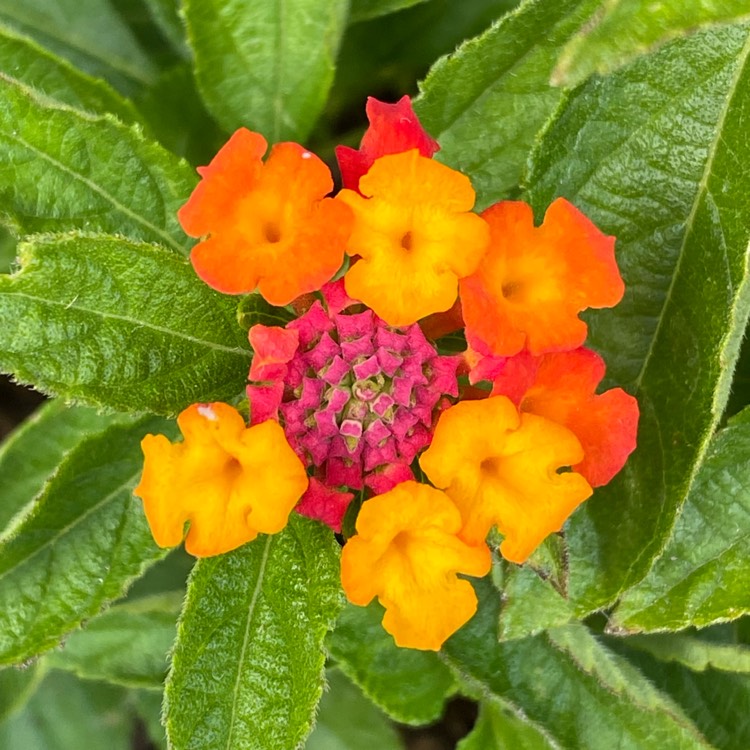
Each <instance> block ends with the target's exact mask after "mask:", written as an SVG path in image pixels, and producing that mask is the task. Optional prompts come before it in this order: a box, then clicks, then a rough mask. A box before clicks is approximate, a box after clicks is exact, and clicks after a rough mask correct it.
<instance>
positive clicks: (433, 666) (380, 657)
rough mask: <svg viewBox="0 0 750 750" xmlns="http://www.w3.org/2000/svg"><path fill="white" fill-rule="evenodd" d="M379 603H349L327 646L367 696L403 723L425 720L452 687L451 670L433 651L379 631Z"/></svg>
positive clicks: (434, 715) (433, 716) (436, 711)
mask: <svg viewBox="0 0 750 750" xmlns="http://www.w3.org/2000/svg"><path fill="white" fill-rule="evenodd" d="M382 619H383V608H382V607H380V605H378V604H377V603H373V604H371V605H370V606H369V607H355V606H354V605H353V604H349V605H347V606H346V607H345V608H344V610H343V612H342V613H341V616H340V617H339V620H338V622H337V623H336V629H335V630H334V631H333V632H332V633H331V634H330V635H329V637H328V641H327V646H328V650H329V652H330V654H331V656H332V657H333V659H334V660H335V662H336V664H337V666H338V667H339V668H340V669H341V670H342V672H344V674H346V675H347V677H349V678H350V679H351V680H352V681H353V682H355V683H356V684H357V685H359V687H360V688H362V690H363V691H364V693H365V695H367V696H368V697H369V698H370V700H372V701H373V702H374V703H376V704H377V705H378V706H380V708H382V709H383V710H384V711H385V712H386V713H387V714H388V715H389V716H391V718H393V719H395V720H396V721H400V722H402V723H403V724H427V723H429V722H431V721H435V720H436V719H437V718H439V717H440V715H441V714H442V713H443V706H444V704H445V701H446V700H447V699H448V698H449V697H450V696H451V695H453V693H455V691H456V683H455V679H454V678H453V675H452V674H451V673H450V671H449V670H448V669H447V668H446V667H445V665H444V664H443V663H442V662H441V661H440V660H439V659H438V657H437V656H436V654H434V653H433V652H431V651H415V650H413V649H409V648H398V646H396V644H395V643H394V642H393V637H392V636H390V635H389V634H388V633H386V632H385V630H383V626H382V625H381V620H382Z"/></svg>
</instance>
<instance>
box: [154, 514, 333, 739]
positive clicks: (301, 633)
mask: <svg viewBox="0 0 750 750" xmlns="http://www.w3.org/2000/svg"><path fill="white" fill-rule="evenodd" d="M340 606H341V593H340V584H339V563H338V545H337V544H336V542H335V540H334V538H333V535H332V534H331V532H330V529H328V528H326V527H324V526H323V525H322V524H320V523H317V522H315V521H311V520H309V519H306V518H303V517H301V516H298V515H296V514H294V513H293V514H292V515H291V516H290V518H289V524H288V526H287V527H286V529H285V530H284V531H282V532H281V533H280V534H276V535H274V536H265V535H262V536H259V537H258V538H257V539H256V540H255V541H253V542H250V543H249V544H246V545H244V546H243V547H240V548H239V549H237V550H235V551H233V552H229V553H227V554H224V555H219V556H217V557H211V558H204V559H202V560H199V561H198V563H197V564H196V566H195V568H194V569H193V573H192V575H191V577H190V582H189V585H188V595H187V601H186V603H185V609H184V610H183V614H182V617H181V619H180V624H179V631H178V637H177V643H176V644H175V648H174V653H173V657H172V670H171V672H170V674H169V678H168V680H167V688H166V714H165V715H166V726H167V736H168V737H169V744H170V747H172V748H174V750H186V749H187V748H190V749H191V750H216V748H217V747H222V748H227V750H229V748H242V749H243V750H255V749H256V748H258V749H262V750H266V749H267V750H281V749H282V748H289V749H290V750H291V749H292V748H295V747H297V746H298V745H299V744H300V743H301V742H302V741H303V740H304V739H305V738H306V737H307V734H308V733H309V732H310V729H311V726H312V722H313V717H314V712H315V706H316V705H317V703H318V700H319V699H320V695H321V692H322V688H323V664H324V661H325V656H324V653H323V638H324V637H325V634H326V632H327V631H328V630H329V629H330V628H331V627H332V625H333V622H334V620H335V618H336V615H337V613H338V610H339V607H340Z"/></svg>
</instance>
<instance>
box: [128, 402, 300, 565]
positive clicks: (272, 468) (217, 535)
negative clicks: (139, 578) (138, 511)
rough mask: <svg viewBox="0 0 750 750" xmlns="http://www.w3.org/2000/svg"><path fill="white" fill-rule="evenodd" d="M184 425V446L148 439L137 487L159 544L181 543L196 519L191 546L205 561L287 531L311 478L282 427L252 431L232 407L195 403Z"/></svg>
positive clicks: (186, 413)
mask: <svg viewBox="0 0 750 750" xmlns="http://www.w3.org/2000/svg"><path fill="white" fill-rule="evenodd" d="M177 424H178V425H179V427H180V430H181V432H182V434H183V436H184V440H183V441H182V442H181V443H175V444H173V443H170V442H169V440H167V438H165V437H164V436H163V435H147V436H146V437H145V438H144V439H143V441H142V443H141V446H142V448H143V453H144V456H145V461H144V466H143V476H142V477H141V481H140V484H139V485H138V487H136V488H135V490H134V493H135V494H136V495H138V496H139V497H140V498H142V500H143V507H144V510H145V512H146V518H147V519H148V522H149V526H150V527H151V532H152V534H153V535H154V539H155V540H156V543H157V544H158V545H159V546H161V547H172V546H174V545H176V544H179V543H180V541H181V540H182V537H183V535H184V527H185V523H186V522H188V521H189V522H190V528H189V530H188V534H187V538H186V539H185V549H186V550H187V551H188V552H190V553H191V554H193V555H196V556H197V557H207V556H210V555H218V554H221V553H222V552H228V551H229V550H232V549H235V548H236V547H239V546H240V545H242V544H244V543H245V542H249V541H251V540H252V539H255V537H256V536H257V535H258V534H259V533H263V534H275V533H277V532H279V531H281V529H283V528H284V526H286V523H287V519H288V516H289V513H290V512H291V510H292V508H293V507H294V505H295V504H296V502H297V501H298V500H299V498H300V497H301V496H302V493H303V492H304V491H305V489H306V487H307V475H306V473H305V469H304V467H303V466H302V462H301V461H300V460H299V458H297V456H296V455H295V453H294V451H293V450H292V449H291V447H290V446H289V444H288V443H287V441H286V438H285V437H284V431H283V430H282V428H281V426H280V425H279V424H278V423H276V422H272V421H269V422H263V423H262V424H259V425H255V426H254V427H250V428H248V427H246V426H245V421H244V420H243V418H242V416H241V415H240V414H239V413H238V412H237V411H236V410H235V409H233V408H232V407H231V406H228V405H227V404H222V403H212V404H193V405H192V406H190V407H188V408H187V409H185V411H183V412H182V413H181V414H180V416H179V417H178V418H177Z"/></svg>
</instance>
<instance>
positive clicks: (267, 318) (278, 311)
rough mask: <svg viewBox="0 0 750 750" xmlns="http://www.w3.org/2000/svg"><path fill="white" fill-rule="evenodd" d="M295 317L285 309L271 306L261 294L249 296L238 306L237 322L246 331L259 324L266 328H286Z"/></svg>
mask: <svg viewBox="0 0 750 750" xmlns="http://www.w3.org/2000/svg"><path fill="white" fill-rule="evenodd" d="M291 320H294V315H293V314H292V313H291V312H289V310H287V309H286V308H285V307H274V306H273V305H269V304H268V302H266V301H265V300H264V299H263V297H261V296H260V294H248V295H246V296H245V297H243V298H242V299H241V300H240V304H239V305H237V322H238V323H239V324H240V326H241V327H242V328H243V329H244V330H245V331H247V330H249V329H250V328H252V327H253V326H254V325H257V324H258V323H261V324H263V325H264V326H281V327H283V326H285V325H286V324H287V323H289V322H290V321H291Z"/></svg>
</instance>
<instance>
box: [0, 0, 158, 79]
mask: <svg viewBox="0 0 750 750" xmlns="http://www.w3.org/2000/svg"><path fill="white" fill-rule="evenodd" d="M0 22H2V23H5V24H7V25H8V26H11V27H13V28H14V29H16V30H17V31H20V32H21V33H23V34H25V35H27V36H30V37H32V38H33V39H34V40H35V41H37V42H38V43H39V44H41V45H42V46H43V47H46V48H47V49H49V50H51V51H52V52H54V53H55V54H58V55H60V56H61V57H65V58H67V59H68V60H70V61H71V62H72V63H73V65H75V66H76V67H78V68H81V69H82V70H85V71H86V72H87V73H89V74H91V75H93V76H101V77H104V78H106V79H107V80H108V81H109V82H110V83H112V84H113V85H114V86H116V87H117V88H118V89H120V90H121V91H122V92H124V93H126V94H132V93H133V92H135V91H137V90H138V89H139V88H140V87H142V86H144V85H147V84H149V83H150V82H151V80H152V77H153V76H154V73H155V69H154V66H153V64H152V63H151V61H150V60H149V59H148V56H147V55H146V54H145V53H144V52H143V50H142V49H141V48H140V47H139V46H138V43H137V41H136V39H135V37H134V36H133V34H132V32H131V31H130V29H129V28H128V27H127V25H126V24H125V23H124V22H123V21H122V19H121V18H120V16H119V15H118V13H117V12H116V11H115V9H114V8H113V7H112V5H111V3H110V2H109V0H23V2H18V0H0Z"/></svg>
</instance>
